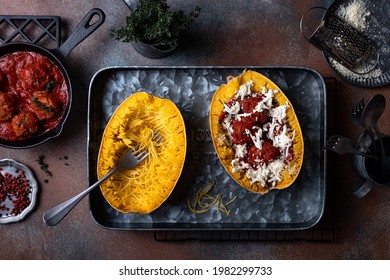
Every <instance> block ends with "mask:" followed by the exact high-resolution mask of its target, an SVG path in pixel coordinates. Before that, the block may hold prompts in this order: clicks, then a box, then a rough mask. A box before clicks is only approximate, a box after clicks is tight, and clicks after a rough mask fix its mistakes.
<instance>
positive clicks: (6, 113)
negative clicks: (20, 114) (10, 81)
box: [0, 92, 16, 121]
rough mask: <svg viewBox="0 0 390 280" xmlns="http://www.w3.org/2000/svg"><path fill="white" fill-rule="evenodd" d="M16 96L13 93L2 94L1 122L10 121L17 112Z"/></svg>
mask: <svg viewBox="0 0 390 280" xmlns="http://www.w3.org/2000/svg"><path fill="white" fill-rule="evenodd" d="M15 100H16V98H15V96H14V95H13V94H12V93H3V92H0V121H8V120H10V119H11V118H12V116H13V115H14V112H15V108H16V104H15Z"/></svg>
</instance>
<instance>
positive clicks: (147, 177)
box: [97, 92, 187, 214]
mask: <svg viewBox="0 0 390 280" xmlns="http://www.w3.org/2000/svg"><path fill="white" fill-rule="evenodd" d="M156 131H159V132H160V133H161V135H162V136H163V137H164V138H165V141H164V142H162V143H160V142H159V143H157V142H158V141H157V142H156V141H153V135H154V134H155V132H156ZM186 148H187V141H186V132H185V126H184V120H183V117H182V115H181V113H180V111H179V109H178V108H177V107H176V105H175V104H174V103H173V102H172V101H170V100H168V99H163V98H159V97H156V96H153V95H150V94H148V93H144V92H138V93H135V94H133V95H131V96H130V97H128V98H127V99H126V100H125V101H124V102H123V103H122V104H121V105H120V106H119V107H118V109H117V110H116V111H115V112H114V114H113V115H112V117H111V119H110V120H109V122H108V124H107V126H106V129H105V131H104V133H103V138H102V142H101V146H100V150H99V156H98V168H97V173H98V178H101V177H103V176H104V175H105V174H107V173H108V172H109V171H110V170H111V169H113V168H114V167H115V166H116V165H117V164H118V162H119V158H120V156H121V155H122V154H123V153H124V152H125V151H127V150H129V149H133V150H134V151H137V150H147V151H148V152H149V156H148V157H147V158H146V160H144V161H143V162H142V163H141V164H139V165H138V166H137V167H135V168H133V169H131V170H121V171H118V172H117V173H116V174H114V175H113V176H111V177H110V178H109V179H108V180H106V181H105V182H104V183H103V184H101V185H100V189H101V191H102V193H103V196H104V197H105V199H106V200H107V201H108V203H109V204H110V205H111V206H112V207H113V208H115V209H116V210H118V211H120V212H123V213H140V214H147V213H150V212H152V211H153V210H155V209H157V208H158V207H159V206H160V205H161V204H162V203H163V202H164V201H165V200H166V199H167V198H168V196H169V195H170V194H171V192H172V190H173V189H174V187H175V185H176V183H177V181H178V179H179V177H180V174H181V172H182V169H183V166H184V160H185V155H186Z"/></svg>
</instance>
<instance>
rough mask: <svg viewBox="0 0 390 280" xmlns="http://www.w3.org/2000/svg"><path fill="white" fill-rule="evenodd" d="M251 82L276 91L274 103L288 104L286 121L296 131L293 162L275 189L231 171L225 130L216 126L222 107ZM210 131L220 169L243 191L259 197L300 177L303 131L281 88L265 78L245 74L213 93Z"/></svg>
mask: <svg viewBox="0 0 390 280" xmlns="http://www.w3.org/2000/svg"><path fill="white" fill-rule="evenodd" d="M249 81H253V88H254V90H259V91H261V89H262V88H263V87H264V86H265V87H266V88H267V89H272V90H278V93H277V94H276V95H275V96H274V99H275V100H276V102H277V103H278V104H279V105H281V104H286V102H287V104H288V105H289V106H290V108H289V109H288V110H287V117H286V121H287V123H288V125H289V126H290V127H291V129H292V130H295V137H294V139H293V143H292V149H293V151H294V156H293V159H292V160H291V161H290V164H289V168H288V170H287V169H285V170H284V171H283V174H282V176H283V179H282V181H281V182H279V183H277V184H276V185H275V186H274V187H266V186H263V185H262V184H261V183H260V182H255V183H253V184H251V183H250V180H249V179H248V178H247V176H246V175H245V173H244V172H233V171H232V164H231V162H232V160H233V159H234V157H235V154H234V150H233V148H232V147H231V146H230V145H229V144H228V143H227V142H226V141H225V140H224V135H226V132H225V129H224V128H223V126H222V124H220V122H219V116H220V114H221V112H222V111H223V109H224V104H225V103H226V102H227V101H228V100H229V99H231V98H232V97H233V96H234V95H235V93H236V91H237V90H238V89H239V88H240V86H241V85H243V84H245V83H247V82H249ZM209 118H210V119H209V121H210V130H211V136H212V141H213V144H214V148H215V150H216V152H217V155H218V158H219V159H220V161H221V163H222V165H223V166H224V168H225V169H226V171H227V172H228V173H229V175H230V176H231V177H232V178H233V179H234V180H235V181H236V182H237V183H238V184H240V185H241V186H242V187H244V188H245V189H247V190H249V191H251V192H254V193H258V194H265V193H267V192H269V191H270V190H272V189H285V188H288V187H289V186H291V185H292V184H293V182H294V181H295V180H296V178H297V177H298V175H299V172H300V169H301V167H302V163H303V155H304V142H303V136H302V130H301V127H300V125H299V122H298V118H297V116H296V114H295V111H294V108H293V106H292V104H291V102H290V101H289V100H288V98H287V97H286V96H285V95H284V94H283V92H282V91H281V90H280V88H279V87H278V86H277V85H276V84H275V83H273V82H272V81H271V80H269V79H268V78H266V77H265V76H263V75H261V74H259V73H257V72H255V71H245V72H244V73H243V74H241V75H240V76H238V77H235V78H232V79H231V80H230V81H229V82H228V83H227V84H224V85H221V86H220V87H219V88H218V89H217V91H216V92H215V94H214V96H213V99H212V101H211V105H210V115H209Z"/></svg>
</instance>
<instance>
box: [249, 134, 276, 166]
mask: <svg viewBox="0 0 390 280" xmlns="http://www.w3.org/2000/svg"><path fill="white" fill-rule="evenodd" d="M279 157H280V150H279V149H278V148H277V147H274V146H273V144H272V141H270V140H265V141H264V142H263V146H262V148H261V149H258V148H256V146H255V145H253V146H251V147H250V148H249V152H248V162H249V164H250V165H252V167H256V166H257V165H259V164H262V163H265V164H268V163H269V162H270V161H272V160H275V159H277V158H279Z"/></svg>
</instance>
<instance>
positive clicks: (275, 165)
mask: <svg viewBox="0 0 390 280" xmlns="http://www.w3.org/2000/svg"><path fill="white" fill-rule="evenodd" d="M284 169H285V164H284V163H283V160H280V159H278V160H274V161H271V162H270V163H269V164H268V165H265V164H263V165H260V167H259V168H258V169H257V170H254V169H251V168H250V169H248V170H247V172H246V176H247V177H248V178H249V180H250V181H251V184H254V183H256V182H260V183H261V184H262V185H263V186H266V185H268V184H271V185H272V186H275V185H276V184H277V183H278V182H280V181H281V180H282V177H281V174H282V171H283V170H284Z"/></svg>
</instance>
